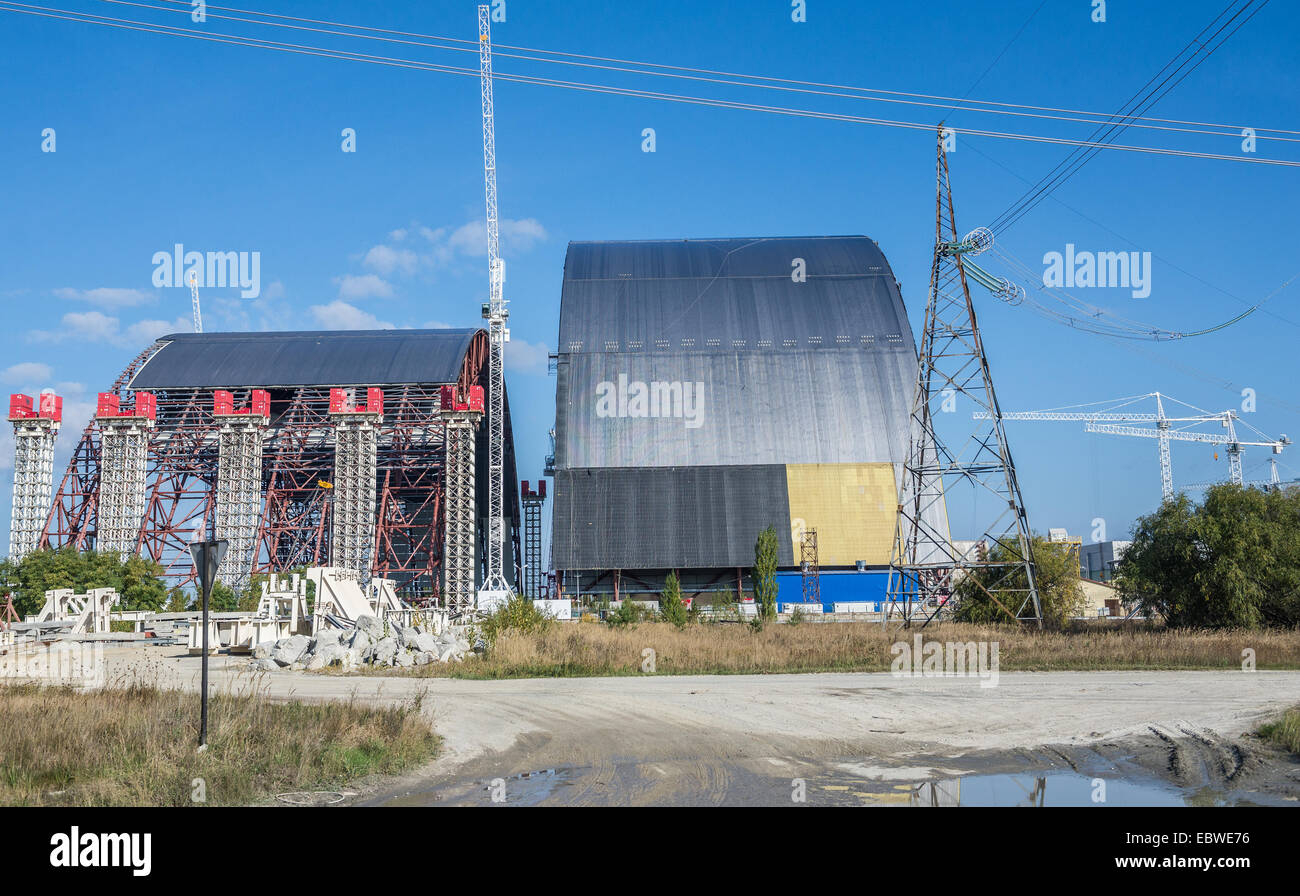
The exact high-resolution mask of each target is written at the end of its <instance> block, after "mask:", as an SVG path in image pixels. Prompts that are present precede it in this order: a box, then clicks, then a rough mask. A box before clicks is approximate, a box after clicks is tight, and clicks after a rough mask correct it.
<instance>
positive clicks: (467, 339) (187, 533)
mask: <svg viewBox="0 0 1300 896" xmlns="http://www.w3.org/2000/svg"><path fill="white" fill-rule="evenodd" d="M488 362H489V339H488V334H487V332H486V331H484V330H476V329H463V330H381V331H353V332H280V333H178V334H173V335H170V336H164V337H162V338H161V339H159V340H157V341H156V342H155V343H154V344H152V345H150V346H149V347H148V348H146V349H145V350H144V351H142V352H141V353H140V354H139V355H138V356H137V357H136V358H135V360H134V361H132V362H131V364H130V365H129V366H128V367H127V368H126V369H125V370H124V371H122V374H121V375H120V376H119V377H118V378H117V380H116V381H115V382H113V383H112V385H111V387H110V388H109V390H108V391H106V392H104V393H101V395H100V397H99V403H98V409H97V413H96V415H95V418H94V419H93V420H92V421H91V422H90V424H89V425H88V426H87V427H86V429H85V431H84V433H82V435H81V438H80V441H79V443H78V444H77V447H76V449H75V450H74V452H73V455H72V459H71V462H70V463H69V465H68V468H67V471H66V472H65V473H64V474H63V476H62V478H61V480H59V482H58V487H57V491H55V492H54V494H53V498H52V502H51V500H50V498H49V497H48V495H49V486H48V485H45V486H44V488H45V492H44V494H42V487H43V486H42V482H41V480H42V479H44V480H45V482H46V483H48V482H49V472H48V469H47V468H48V466H49V457H50V452H49V447H48V446H46V445H44V444H43V443H42V444H41V445H35V443H33V446H34V447H32V448H30V449H28V450H27V451H26V453H25V455H23V454H20V457H19V464H18V466H17V467H16V469H15V483H16V484H17V486H18V488H16V492H15V493H16V494H21V495H23V496H25V499H24V502H23V503H22V504H21V505H16V506H15V519H16V520H18V518H19V517H20V516H22V518H23V520H26V519H27V517H30V516H32V515H33V513H34V511H33V507H34V506H35V505H37V504H41V505H43V506H42V510H41V513H40V518H41V523H40V527H39V530H38V531H37V532H34V533H32V534H27V529H30V528H31V525H30V524H29V523H26V522H24V523H23V527H25V528H23V527H17V528H15V535H16V537H17V538H18V539H19V541H20V542H21V544H19V545H18V547H19V548H20V550H19V551H18V552H17V553H18V554H19V555H21V554H22V553H24V552H26V551H27V550H30V549H32V548H34V547H53V548H59V547H64V546H73V547H75V548H77V549H78V550H83V549H96V550H100V551H112V552H115V553H121V554H123V555H126V554H131V553H139V554H141V555H143V556H145V557H148V558H151V559H153V560H156V561H158V562H159V563H160V564H162V566H163V569H164V571H165V574H166V575H167V577H168V579H169V580H170V582H171V583H173V584H184V583H187V582H190V581H191V580H192V577H193V575H194V570H193V564H192V562H191V557H190V554H189V551H188V545H189V543H190V542H191V541H192V540H195V539H196V538H199V537H206V536H207V535H208V534H209V533H215V535H216V536H217V537H218V538H222V539H226V540H227V541H229V543H230V551H229V553H228V554H227V556H226V559H225V560H224V561H223V563H222V566H221V568H220V571H219V578H220V579H221V580H222V581H224V582H226V583H227V584H229V585H231V586H233V587H236V588H242V587H244V586H246V585H247V584H248V582H249V581H250V578H251V576H253V575H255V574H259V573H270V572H279V571H283V570H286V569H290V568H294V567H298V566H332V567H338V568H344V569H352V570H355V571H356V572H357V573H358V575H359V576H360V577H361V580H362V581H363V582H364V581H366V580H367V579H369V578H370V577H372V576H373V577H376V578H382V579H388V580H391V581H392V582H393V583H394V584H395V585H396V588H397V589H398V593H399V594H400V595H401V596H402V597H404V598H406V599H408V600H411V601H415V602H417V603H419V602H426V601H431V600H434V601H438V602H439V603H444V604H445V605H446V606H447V607H448V608H449V609H452V610H453V611H456V610H464V609H466V608H469V607H472V606H473V605H474V595H475V590H476V589H477V588H478V586H479V585H481V584H482V581H483V575H484V562H483V558H484V556H485V552H486V538H487V525H486V519H487V516H488V509H487V501H488V486H487V481H486V480H487V478H488V477H487V475H486V473H487V470H488V459H487V458H488V445H487V437H488V434H487V426H486V424H485V422H484V420H483V418H484V417H485V415H486V413H487V410H488V409H487V408H486V407H485V401H486V400H487V399H485V395H488V396H490V394H491V392H490V391H486V392H485V387H486V386H487V384H488V377H489V370H488ZM501 394H502V397H503V416H504V421H505V464H504V466H505V469H504V476H505V481H506V482H512V481H516V478H515V477H516V473H515V460H514V451H513V437H512V434H511V432H510V417H509V408H508V402H506V401H505V400H504V391H502V393H501ZM29 405H30V402H26V403H24V402H22V401H19V402H18V403H17V404H14V403H12V402H11V411H10V417H11V420H13V422H14V425H15V431H19V430H21V431H23V432H24V433H30V434H31V435H30V436H28V438H29V439H41V438H45V439H48V440H50V441H51V444H52V439H53V435H52V434H50V431H51V430H54V429H57V426H56V425H55V424H56V423H57V420H58V416H59V415H58V414H56V406H55V404H54V403H53V400H52V399H48V400H46V399H43V400H42V403H41V410H38V411H31V410H30V408H29V407H28V406H29ZM15 415H17V416H15ZM42 415H43V416H42ZM29 418H30V419H29ZM43 433H45V435H42V434H43ZM23 456H26V457H30V458H31V462H30V463H26V462H24V461H23V459H22V458H23ZM29 468H30V469H29ZM28 480H31V482H30V483H29V482H28ZM20 511H21V513H20ZM504 517H505V521H504V522H505V527H506V533H507V538H506V553H507V562H506V563H505V572H506V575H507V578H508V579H509V581H510V583H511V584H513V583H514V582H515V580H516V573H517V562H518V557H519V556H520V551H519V547H520V545H519V535H520V530H519V518H520V515H519V498H518V494H517V493H516V492H515V491H514V490H513V489H507V492H506V503H505V513H504ZM23 539H26V540H25V541H23Z"/></svg>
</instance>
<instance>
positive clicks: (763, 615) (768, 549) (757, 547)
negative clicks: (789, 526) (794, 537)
mask: <svg viewBox="0 0 1300 896" xmlns="http://www.w3.org/2000/svg"><path fill="white" fill-rule="evenodd" d="M778 550H779V545H778V543H777V540H776V528H775V527H774V526H768V527H767V528H766V529H764V530H763V531H762V532H760V533H758V541H756V542H755V543H754V598H755V599H756V600H757V602H758V615H759V618H760V619H773V618H775V617H776V590H777V589H776V566H777V552H778Z"/></svg>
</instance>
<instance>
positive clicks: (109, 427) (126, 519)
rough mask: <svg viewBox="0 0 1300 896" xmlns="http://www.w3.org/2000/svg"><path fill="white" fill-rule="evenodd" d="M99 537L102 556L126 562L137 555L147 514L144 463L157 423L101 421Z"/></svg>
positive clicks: (127, 419) (145, 420)
mask: <svg viewBox="0 0 1300 896" xmlns="http://www.w3.org/2000/svg"><path fill="white" fill-rule="evenodd" d="M99 427H100V440H99V446H100V448H99V450H100V469H99V533H98V539H97V543H96V547H97V549H98V550H99V551H100V552H101V553H106V554H117V555H118V557H120V558H121V559H122V560H125V559H126V558H127V557H129V556H130V555H131V554H133V553H134V552H135V547H136V540H137V538H138V536H139V534H140V523H141V522H142V521H143V519H144V511H145V462H146V460H147V458H148V455H149V432H150V430H152V429H153V427H154V421H153V420H150V419H148V418H146V417H122V418H106V417H101V418H100V421H99Z"/></svg>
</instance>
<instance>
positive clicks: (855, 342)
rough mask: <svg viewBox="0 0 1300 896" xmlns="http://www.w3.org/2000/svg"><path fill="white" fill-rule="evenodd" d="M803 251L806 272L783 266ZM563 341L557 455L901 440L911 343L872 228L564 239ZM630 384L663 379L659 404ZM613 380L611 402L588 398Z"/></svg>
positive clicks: (688, 458) (889, 450)
mask: <svg viewBox="0 0 1300 896" xmlns="http://www.w3.org/2000/svg"><path fill="white" fill-rule="evenodd" d="M800 259H801V260H802V263H803V271H804V273H806V276H807V279H806V281H805V282H795V281H794V279H793V276H792V275H793V274H794V273H795V268H794V267H793V265H794V264H795V261H796V260H800ZM559 354H560V373H561V374H562V376H561V378H560V379H559V381H558V383H557V385H558V393H557V397H556V417H557V420H556V424H557V426H556V462H557V466H562V467H566V468H584V467H631V466H646V465H649V466H680V465H686V464H691V465H696V464H745V463H852V462H862V463H869V462H883V461H892V462H901V461H902V459H903V457H904V454H905V451H906V446H907V428H906V421H907V418H908V414H909V412H910V410H911V408H910V405H911V397H912V396H911V393H912V388H913V386H914V384H915V377H916V348H915V344H914V342H913V340H912V331H911V327H910V326H909V325H908V323H907V314H906V311H905V309H904V308H903V300H902V296H901V295H900V294H899V291H898V285H897V283H896V282H895V280H894V275H893V272H892V271H891V270H890V268H889V264H888V262H887V261H885V257H884V255H883V254H881V252H880V249H879V248H878V247H877V246H876V244H875V243H874V242H872V241H871V240H870V239H867V238H866V237H812V238H783V239H764V240H742V239H734V240H703V241H695V240H677V241H664V242H636V243H571V244H570V246H569V254H568V258H567V259H566V261H565V268H564V290H563V293H562V295H561V305H560V338H559ZM624 383H626V386H624V385H623V384H624ZM638 384H644V388H645V389H646V390H648V391H652V390H654V389H655V388H656V384H658V389H659V391H660V393H661V401H660V402H659V404H660V405H661V406H660V407H658V408H655V407H650V406H648V405H649V404H650V403H651V402H647V406H646V407H645V408H644V410H643V409H642V407H640V406H639V404H638V403H637V401H636V399H635V396H634V395H632V394H631V393H632V392H633V390H635V389H637V388H638ZM674 386H680V390H681V400H680V401H679V400H678V399H677V397H676V396H677V394H678V393H677V392H675V391H674V392H672V393H671V398H670V401H671V407H669V408H668V409H667V410H665V408H664V407H663V406H662V405H663V401H662V396H663V395H664V394H667V393H664V391H663V390H664V389H665V387H674ZM688 390H689V391H688ZM611 393H612V395H613V398H614V399H615V401H614V402H613V404H612V406H611V405H610V403H609V402H608V401H606V402H605V403H603V404H602V402H601V401H599V400H598V399H599V398H601V397H602V396H609V395H611ZM651 397H653V396H651ZM679 411H680V412H681V413H678V412H679ZM640 414H644V416H639V415H640ZM688 415H693V417H691V416H688Z"/></svg>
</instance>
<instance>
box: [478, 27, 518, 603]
mask: <svg viewBox="0 0 1300 896" xmlns="http://www.w3.org/2000/svg"><path fill="white" fill-rule="evenodd" d="M478 49H479V56H478V59H479V81H480V86H481V92H482V98H483V184H484V188H485V195H486V206H487V251H488V302H487V304H486V305H484V306H483V317H484V318H485V319H486V320H487V321H488V335H489V337H490V343H491V357H490V359H489V362H488V414H487V416H488V537H487V572H486V575H485V576H484V579H483V587H482V588H481V589H480V590H479V594H478V605H479V609H480V610H490V609H491V608H492V607H493V606H495V605H496V604H497V603H499V602H501V601H503V600H504V599H506V598H508V597H509V596H510V595H511V589H510V583H509V582H507V581H506V577H505V554H506V523H505V456H506V451H505V419H504V414H505V409H504V405H505V367H504V362H505V358H504V355H505V344H506V343H507V342H509V341H510V331H509V330H508V329H506V320H507V319H509V317H510V312H509V311H508V310H507V309H506V300H505V298H504V296H503V294H502V293H503V288H504V285H505V262H504V261H502V260H501V246H500V227H499V224H498V221H497V144H496V128H495V125H494V120H493V110H492V16H491V10H490V8H489V7H488V6H487V4H481V5H480V6H479V8H478Z"/></svg>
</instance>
